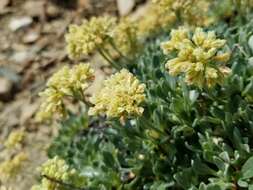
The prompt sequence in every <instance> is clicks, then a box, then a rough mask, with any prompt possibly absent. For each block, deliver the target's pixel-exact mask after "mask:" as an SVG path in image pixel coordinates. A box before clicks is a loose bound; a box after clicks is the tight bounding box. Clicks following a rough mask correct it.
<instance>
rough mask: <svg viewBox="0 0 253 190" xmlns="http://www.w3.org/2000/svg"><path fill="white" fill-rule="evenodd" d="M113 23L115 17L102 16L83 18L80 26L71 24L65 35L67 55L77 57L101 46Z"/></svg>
mask: <svg viewBox="0 0 253 190" xmlns="http://www.w3.org/2000/svg"><path fill="white" fill-rule="evenodd" d="M115 24H116V20H115V18H113V17H109V16H103V17H93V18H91V19H90V20H89V21H87V20H85V21H84V22H83V24H82V25H80V26H78V25H71V26H70V27H69V32H68V33H67V34H66V36H65V38H66V42H67V52H68V54H69V56H70V57H71V58H79V57H80V56H81V55H87V54H89V53H92V52H93V51H94V50H95V49H97V48H100V47H101V46H103V44H104V42H105V40H106V38H107V37H108V36H109V35H111V31H112V29H113V28H114V26H115Z"/></svg>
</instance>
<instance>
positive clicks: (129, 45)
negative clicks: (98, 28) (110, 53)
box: [112, 18, 139, 56]
mask: <svg viewBox="0 0 253 190" xmlns="http://www.w3.org/2000/svg"><path fill="white" fill-rule="evenodd" d="M137 29H138V28H137V24H136V22H134V21H131V20H130V19H128V18H123V19H121V20H120V22H119V23H118V24H117V26H116V27H115V29H114V30H113V34H112V37H113V39H114V43H115V45H116V48H118V50H119V51H121V52H122V53H123V54H124V55H126V56H132V55H135V54H136V52H137V50H138V47H139V43H138V39H137Z"/></svg>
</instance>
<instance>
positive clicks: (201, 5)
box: [153, 0, 214, 26]
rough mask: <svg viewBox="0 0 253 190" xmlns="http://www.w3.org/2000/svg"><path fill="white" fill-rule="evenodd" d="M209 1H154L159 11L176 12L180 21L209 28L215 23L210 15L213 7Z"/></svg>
mask: <svg viewBox="0 0 253 190" xmlns="http://www.w3.org/2000/svg"><path fill="white" fill-rule="evenodd" d="M210 2H211V1H209V0H153V3H154V4H155V5H156V6H159V11H160V12H162V13H165V12H175V13H176V14H177V17H178V18H179V17H180V18H181V20H180V21H182V22H183V23H187V24H190V25H194V26H208V25H209V24H211V23H212V22H213V21H214V17H213V16H212V15H210V14H209V10H210V7H211V3H210Z"/></svg>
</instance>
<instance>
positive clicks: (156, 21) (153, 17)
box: [137, 4, 176, 38]
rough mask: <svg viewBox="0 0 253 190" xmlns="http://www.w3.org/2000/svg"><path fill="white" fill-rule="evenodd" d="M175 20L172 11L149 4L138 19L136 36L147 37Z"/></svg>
mask: <svg viewBox="0 0 253 190" xmlns="http://www.w3.org/2000/svg"><path fill="white" fill-rule="evenodd" d="M175 21H176V15H175V13H174V12H171V11H169V12H164V11H161V8H160V6H158V5H156V4H150V5H149V6H148V8H147V10H146V14H144V15H142V16H141V17H140V18H139V19H138V21H137V22H138V31H137V35H138V37H142V38H143V37H148V36H150V35H153V34H155V33H157V32H160V31H161V30H166V29H168V28H169V27H170V26H171V25H172V24H173V23H174V22H175Z"/></svg>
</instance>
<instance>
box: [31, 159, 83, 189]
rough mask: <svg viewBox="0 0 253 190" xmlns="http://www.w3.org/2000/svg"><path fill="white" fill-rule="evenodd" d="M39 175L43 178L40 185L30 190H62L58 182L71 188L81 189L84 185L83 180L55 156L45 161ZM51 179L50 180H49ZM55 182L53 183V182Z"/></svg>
mask: <svg viewBox="0 0 253 190" xmlns="http://www.w3.org/2000/svg"><path fill="white" fill-rule="evenodd" d="M39 170H40V174H41V176H42V177H43V179H42V181H41V184H39V185H34V186H33V187H32V188H31V190H55V189H62V188H63V186H62V185H61V184H60V183H56V182H55V181H59V182H62V183H66V184H71V185H73V186H76V187H77V188H78V187H82V186H83V185H84V184H85V178H84V177H83V176H81V175H79V173H78V172H77V171H76V170H75V169H72V168H70V166H69V165H68V164H67V163H66V162H65V160H63V159H61V158H59V157H58V156H55V157H54V158H52V159H49V160H47V161H46V162H45V163H44V164H43V165H42V166H41V167H40V168H39ZM50 179H52V180H50ZM54 180H55V181H54Z"/></svg>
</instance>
